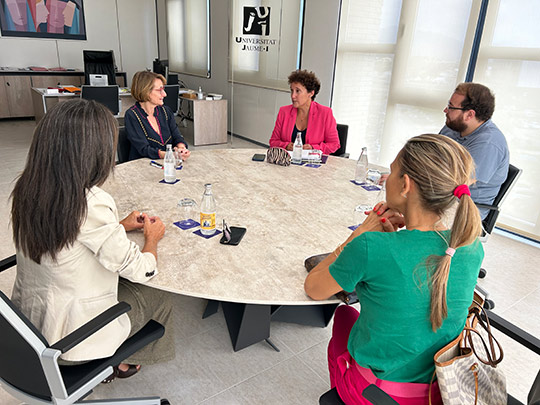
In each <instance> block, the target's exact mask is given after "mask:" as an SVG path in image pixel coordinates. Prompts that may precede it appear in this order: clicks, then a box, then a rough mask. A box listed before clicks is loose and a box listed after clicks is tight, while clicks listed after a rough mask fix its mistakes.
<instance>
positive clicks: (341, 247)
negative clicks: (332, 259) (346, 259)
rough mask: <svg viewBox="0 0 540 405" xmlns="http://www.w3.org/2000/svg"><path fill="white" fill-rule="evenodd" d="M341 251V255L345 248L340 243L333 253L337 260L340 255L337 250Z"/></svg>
mask: <svg viewBox="0 0 540 405" xmlns="http://www.w3.org/2000/svg"><path fill="white" fill-rule="evenodd" d="M338 249H339V253H341V252H343V246H342V244H341V243H340V244H339V245H338V246H337V248H335V249H334V251H333V252H332V253H333V254H334V255H336V258H337V257H338V256H339V254H337V253H336V250H338Z"/></svg>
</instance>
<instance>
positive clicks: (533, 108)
mask: <svg viewBox="0 0 540 405" xmlns="http://www.w3.org/2000/svg"><path fill="white" fill-rule="evenodd" d="M539 21H540V7H539V6H538V1H537V0H490V2H489V7H488V12H487V15H486V23H485V26H484V32H483V36H482V42H481V45H480V51H479V54H478V61H477V64H476V70H475V74H474V81H477V82H479V83H483V84H485V85H486V86H488V87H489V88H490V89H492V91H493V92H494V93H495V97H496V107H495V113H494V115H493V121H494V122H495V123H496V124H497V126H498V127H499V128H500V129H501V130H502V131H503V133H504V135H505V136H506V140H507V141H508V146H509V148H510V163H512V164H513V165H515V166H517V167H519V168H520V169H523V174H522V176H521V177H520V179H519V181H518V182H517V183H516V186H515V188H514V189H513V190H512V192H511V193H510V194H509V196H508V199H507V200H506V201H505V203H504V205H503V209H502V213H501V215H500V217H499V221H500V222H501V223H502V224H504V225H507V226H509V227H511V228H514V229H516V230H519V231H520V232H522V233H526V234H531V235H532V236H535V237H536V238H538V237H539V236H540V187H538V178H540V25H539V24H538V22H539Z"/></svg>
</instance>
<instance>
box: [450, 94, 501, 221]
mask: <svg viewBox="0 0 540 405" xmlns="http://www.w3.org/2000/svg"><path fill="white" fill-rule="evenodd" d="M494 110H495V97H493V94H491V91H490V90H489V89H488V88H487V87H486V86H483V85H481V84H478V83H461V84H459V85H458V86H457V87H456V90H454V94H452V97H451V98H450V100H449V101H448V106H446V108H445V109H444V113H445V114H446V125H445V126H444V127H443V128H442V129H441V132H440V133H441V134H443V135H446V136H448V137H449V138H452V139H453V140H455V141H456V142H458V143H459V144H461V145H462V146H464V147H465V148H466V149H467V150H468V151H469V153H470V154H471V156H472V157H473V159H474V163H475V165H476V183H475V184H474V185H473V186H471V197H472V199H473V201H474V202H476V203H480V204H492V203H493V200H494V199H495V197H496V196H497V193H498V192H499V189H500V188H501V184H502V183H503V182H504V181H505V180H506V176H507V175H508V165H509V152H508V145H507V144H506V138H505V137H504V135H503V133H502V132H501V131H500V129H499V128H497V126H496V125H495V124H494V123H493V122H492V121H491V116H492V115H493V111H494ZM488 213H489V210H487V209H485V208H484V209H480V216H481V217H482V219H484V218H485V217H486V216H487V214H488Z"/></svg>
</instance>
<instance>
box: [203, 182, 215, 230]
mask: <svg viewBox="0 0 540 405" xmlns="http://www.w3.org/2000/svg"><path fill="white" fill-rule="evenodd" d="M204 187H205V189H204V194H203V196H202V201H201V233H202V234H203V235H213V234H214V233H216V200H215V199H214V195H213V194H212V185H211V184H205V185H204Z"/></svg>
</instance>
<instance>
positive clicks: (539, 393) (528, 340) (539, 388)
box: [319, 310, 540, 405]
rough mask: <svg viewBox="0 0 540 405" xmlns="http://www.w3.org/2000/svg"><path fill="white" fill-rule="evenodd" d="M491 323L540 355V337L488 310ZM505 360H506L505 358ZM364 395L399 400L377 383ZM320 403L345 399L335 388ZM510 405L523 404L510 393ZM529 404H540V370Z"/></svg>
mask: <svg viewBox="0 0 540 405" xmlns="http://www.w3.org/2000/svg"><path fill="white" fill-rule="evenodd" d="M486 312H487V315H488V318H489V323H490V325H491V326H492V327H494V328H495V329H498V330H499V331H501V332H502V333H504V334H505V335H507V336H508V337H510V338H511V339H513V340H515V341H516V342H518V343H519V344H521V345H522V346H524V347H526V348H527V349H529V350H531V351H532V352H534V353H536V354H538V355H540V339H538V338H536V337H534V336H533V335H531V334H530V333H528V332H525V331H524V330H523V329H520V328H518V327H517V326H516V325H514V324H512V323H510V322H508V321H507V320H506V319H504V318H502V317H500V316H499V315H497V314H495V313H493V312H491V311H489V310H488V311H486ZM503 361H504V360H503ZM362 395H363V396H364V398H366V399H368V400H369V401H370V402H371V403H372V404H374V405H395V404H397V402H396V401H395V400H394V399H393V398H392V397H390V395H388V394H387V393H385V392H384V391H383V390H381V389H380V388H379V387H377V386H375V385H373V384H372V385H370V386H368V387H367V388H366V389H365V390H364V391H363V392H362ZM319 404H321V405H342V404H343V401H342V400H341V398H340V397H339V395H338V393H337V391H336V389H335V388H333V389H331V390H330V391H327V392H325V393H324V394H323V395H322V396H321V397H320V398H319ZM507 404H508V405H523V404H522V403H521V402H520V401H518V400H517V399H516V398H514V397H513V396H512V395H510V394H508V399H507ZM527 404H528V405H540V370H539V371H538V374H537V375H536V378H535V380H534V382H533V384H532V386H531V389H530V391H529V394H528V396H527Z"/></svg>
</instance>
